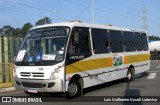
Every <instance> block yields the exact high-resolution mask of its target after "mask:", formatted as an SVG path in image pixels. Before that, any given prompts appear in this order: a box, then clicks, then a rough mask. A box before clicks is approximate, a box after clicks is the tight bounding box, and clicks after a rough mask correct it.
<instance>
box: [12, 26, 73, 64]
mask: <svg viewBox="0 0 160 105" xmlns="http://www.w3.org/2000/svg"><path fill="white" fill-rule="evenodd" d="M69 31H70V28H69V27H51V28H41V29H35V30H31V31H29V32H28V34H27V35H26V38H25V40H24V41H23V44H22V46H21V48H20V50H19V53H18V55H17V58H16V61H15V62H16V63H17V64H23V63H25V64H27V63H28V64H29V63H33V64H34V63H35V64H51V63H56V62H60V61H62V60H63V59H64V54H65V49H66V48H65V47H66V43H67V39H68V34H69Z"/></svg>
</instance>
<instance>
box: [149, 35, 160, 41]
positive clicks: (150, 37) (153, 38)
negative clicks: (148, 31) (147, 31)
mask: <svg viewBox="0 0 160 105" xmlns="http://www.w3.org/2000/svg"><path fill="white" fill-rule="evenodd" d="M148 39H149V40H160V37H158V36H154V35H152V36H148Z"/></svg>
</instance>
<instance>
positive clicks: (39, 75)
mask: <svg viewBox="0 0 160 105" xmlns="http://www.w3.org/2000/svg"><path fill="white" fill-rule="evenodd" d="M21 76H22V77H44V73H39V72H21Z"/></svg>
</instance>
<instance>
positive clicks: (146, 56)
mask: <svg viewBox="0 0 160 105" xmlns="http://www.w3.org/2000/svg"><path fill="white" fill-rule="evenodd" d="M148 60H150V54H140V55H129V56H125V57H124V64H130V63H135V62H143V61H148Z"/></svg>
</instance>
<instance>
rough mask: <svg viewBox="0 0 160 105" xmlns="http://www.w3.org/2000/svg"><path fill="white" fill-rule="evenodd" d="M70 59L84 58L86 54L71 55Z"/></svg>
mask: <svg viewBox="0 0 160 105" xmlns="http://www.w3.org/2000/svg"><path fill="white" fill-rule="evenodd" d="M70 59H73V60H74V59H84V55H81V56H70Z"/></svg>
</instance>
